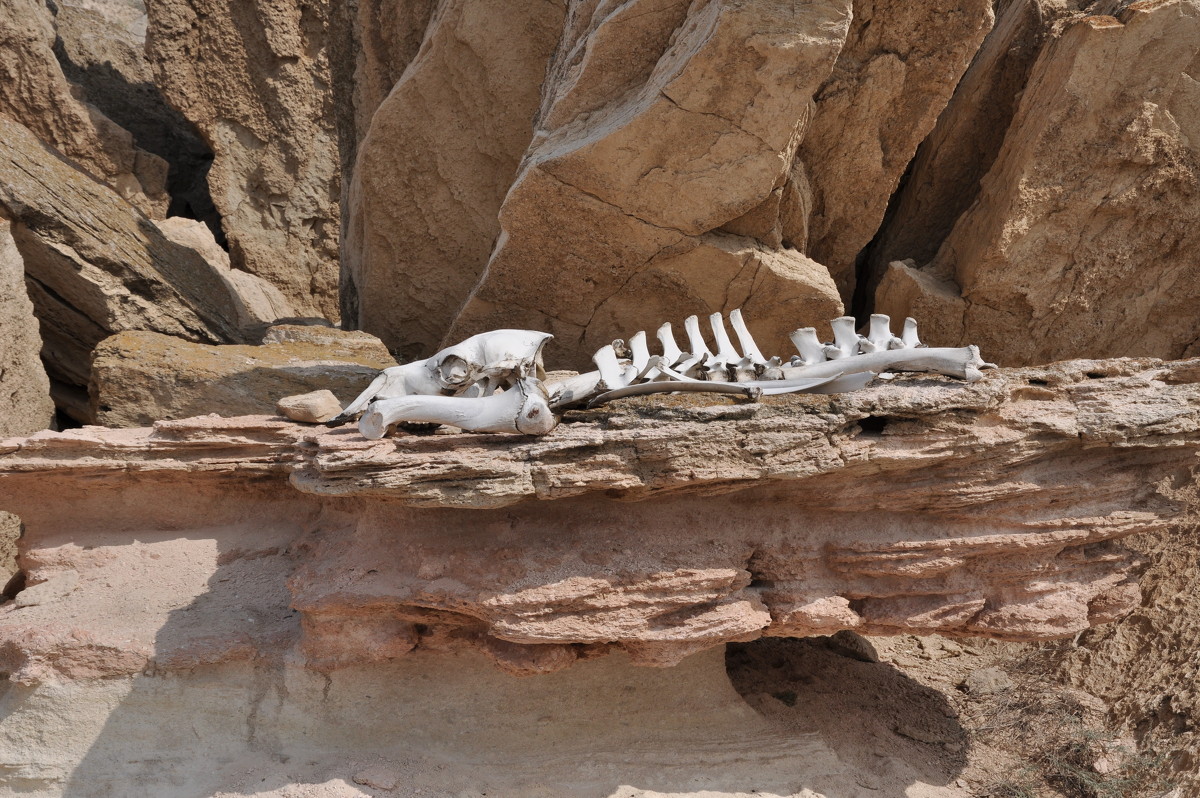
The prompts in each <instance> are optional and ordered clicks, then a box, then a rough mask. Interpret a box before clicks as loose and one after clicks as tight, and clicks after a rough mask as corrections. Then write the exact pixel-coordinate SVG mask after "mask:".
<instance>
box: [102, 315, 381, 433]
mask: <svg viewBox="0 0 1200 798" xmlns="http://www.w3.org/2000/svg"><path fill="white" fill-rule="evenodd" d="M308 329H310V328H307V327H299V328H298V330H299V332H297V333H296V337H295V338H293V339H291V340H289V335H290V331H289V329H288V328H287V327H286V326H285V327H283V328H279V327H276V328H273V330H272V331H271V332H272V333H274V338H273V339H272V340H269V341H268V342H267V343H264V344H263V345H261V346H238V345H233V346H208V345H204V344H195V343H190V342H188V341H182V340H180V339H178V338H175V337H173V336H169V335H161V334H159V333H152V332H124V333H119V334H117V335H114V336H112V337H111V338H108V339H106V340H105V341H103V342H102V343H101V344H100V345H99V346H97V347H96V353H95V358H94V360H93V362H92V382H91V386H90V394H91V401H92V407H93V410H94V413H95V418H96V420H97V422H98V423H100V424H103V425H105V426H109V427H145V426H149V425H151V424H153V423H154V422H156V421H161V420H163V419H174V418H186V417H188V416H196V415H203V414H207V413H216V414H218V415H221V416H239V415H246V414H252V413H267V414H271V413H274V412H275V409H276V403H277V402H279V401H280V400H281V399H283V398H284V397H292V396H294V395H296V394H301V393H308V392H310V391H314V390H318V389H328V390H331V391H333V392H334V394H335V395H336V396H338V397H341V399H342V400H343V401H345V402H348V401H350V400H351V399H353V398H354V397H356V396H357V395H358V394H359V393H361V392H362V390H363V389H364V388H366V387H367V385H368V384H369V383H370V382H371V380H372V379H374V378H375V375H376V374H378V373H379V371H380V370H381V369H384V368H387V367H389V366H394V365H396V362H395V361H394V360H392V358H391V356H390V355H389V354H388V351H387V349H386V348H385V347H384V346H383V344H382V343H380V342H379V341H378V339H375V338H372V337H371V336H368V335H367V334H366V333H361V332H349V333H344V332H341V331H340V330H333V329H329V328H320V329H321V332H320V334H319V337H318V336H317V335H316V334H310V333H307V332H306V331H307V330H308ZM306 336H307V340H305V337H306ZM343 342H344V343H343ZM335 404H336V401H335ZM340 410H341V407H340V406H338V407H337V408H336V409H335V410H334V411H333V414H336V413H337V412H338V411H340ZM306 420H307V419H306ZM313 420H316V419H313ZM322 420H324V419H322Z"/></svg>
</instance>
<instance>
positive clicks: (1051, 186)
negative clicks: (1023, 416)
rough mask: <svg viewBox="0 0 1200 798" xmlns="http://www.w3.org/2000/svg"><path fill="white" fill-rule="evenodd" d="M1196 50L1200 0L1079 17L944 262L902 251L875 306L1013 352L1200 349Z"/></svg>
mask: <svg viewBox="0 0 1200 798" xmlns="http://www.w3.org/2000/svg"><path fill="white" fill-rule="evenodd" d="M1197 57H1200V5H1198V4H1197V3H1195V2H1193V0H1170V1H1168V2H1154V3H1150V2H1146V3H1133V4H1131V5H1128V6H1126V7H1124V8H1122V9H1121V10H1119V11H1117V12H1116V16H1107V15H1100V14H1096V15H1092V16H1086V17H1082V18H1079V19H1074V20H1072V21H1070V22H1069V23H1068V24H1066V25H1065V27H1064V29H1063V30H1062V32H1061V34H1060V35H1058V36H1057V37H1055V38H1053V40H1052V41H1050V42H1049V43H1048V44H1047V45H1046V46H1045V47H1044V48H1043V50H1042V51H1041V53H1040V55H1039V56H1038V58H1037V60H1036V62H1035V63H1034V65H1033V67H1032V68H1031V70H1030V73H1029V78H1028V81H1027V83H1026V85H1025V88H1024V92H1023V93H1022V94H1021V97H1020V102H1019V105H1018V107H1017V110H1016V113H1015V115H1014V116H1013V119H1012V122H1011V124H1010V126H1009V127H1008V130H1007V132H1006V134H1005V136H1004V141H1003V145H1002V146H1001V147H1000V150H999V152H998V154H997V155H996V157H995V161H994V162H993V163H992V164H991V168H990V169H989V170H988V172H987V174H986V176H984V177H983V178H982V180H981V182H980V184H979V194H978V197H977V198H976V199H975V201H974V203H973V204H972V205H971V206H970V207H969V209H968V210H967V211H966V212H965V213H964V214H963V215H962V216H961V217H960V218H958V220H957V221H956V222H955V223H954V226H953V229H952V230H951V232H950V233H949V236H948V237H947V238H946V240H945V241H944V242H943V243H942V245H941V247H940V249H939V250H938V252H937V255H936V257H934V258H933V260H932V262H930V263H921V262H915V263H910V264H907V265H901V264H898V263H893V264H891V266H890V267H889V271H888V272H887V274H886V275H884V277H883V281H882V283H881V285H880V287H879V289H878V292H877V295H876V308H877V310H879V311H880V312H884V313H890V314H892V315H899V316H903V315H905V314H913V315H916V316H919V317H920V318H921V319H922V324H923V330H926V331H927V332H928V334H929V335H930V336H931V337H935V338H936V339H937V340H939V341H941V342H944V343H946V344H954V343H964V342H968V341H969V342H971V343H975V344H978V345H980V346H981V347H983V348H984V351H986V352H988V355H989V357H991V358H993V359H995V360H996V361H997V362H1000V363H1003V364H1028V363H1039V362H1045V361H1047V360H1052V359H1055V358H1061V357H1067V356H1099V355H1109V356H1111V355H1126V354H1145V355H1156V356H1160V357H1185V356H1191V355H1194V354H1196V353H1197V351H1200V350H1198V349H1197V346H1198V344H1197V341H1198V340H1200V318H1198V317H1197V314H1196V313H1195V307H1196V302H1197V299H1198V295H1197V286H1200V262H1198V261H1197V260H1196V258H1195V257H1194V256H1193V255H1192V254H1191V253H1192V252H1193V250H1194V249H1195V247H1196V235H1197V233H1196V231H1197V229H1200V228H1198V225H1197V221H1198V217H1197V214H1198V213H1200V210H1198V209H1200V204H1198V203H1197V202H1196V196H1197V187H1198V186H1200V166H1198V164H1200V151H1198V150H1197V142H1200V116H1198V115H1197V113H1196V108H1197V107H1200V89H1198V88H1197V82H1196V80H1195V78H1194V77H1193V74H1194V72H1195V64H1196V59H1197ZM1114 64H1122V65H1127V66H1128V68H1123V69H1117V70H1115V71H1114V69H1113V65H1114ZM963 133H964V134H965V135H967V136H970V135H973V133H972V129H971V126H967V127H965V128H964V131H963ZM891 252H892V253H893V255H894V256H895V257H905V258H907V257H909V256H908V255H907V254H905V251H904V250H902V249H896V248H894V247H893V248H892V250H891ZM926 319H928V320H929V321H930V322H931V324H928V325H926V324H925V320H926Z"/></svg>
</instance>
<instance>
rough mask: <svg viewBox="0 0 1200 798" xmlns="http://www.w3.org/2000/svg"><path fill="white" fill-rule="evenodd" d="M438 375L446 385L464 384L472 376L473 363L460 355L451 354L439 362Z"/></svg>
mask: <svg viewBox="0 0 1200 798" xmlns="http://www.w3.org/2000/svg"><path fill="white" fill-rule="evenodd" d="M437 370H438V377H439V378H441V381H442V382H443V383H444V384H446V385H462V384H463V383H464V382H466V381H467V380H468V379H469V378H470V376H471V364H470V363H468V362H467V361H466V360H464V359H463V358H461V357H459V356H458V355H449V356H447V357H446V359H445V360H443V361H442V362H441V363H439V364H438V369H437Z"/></svg>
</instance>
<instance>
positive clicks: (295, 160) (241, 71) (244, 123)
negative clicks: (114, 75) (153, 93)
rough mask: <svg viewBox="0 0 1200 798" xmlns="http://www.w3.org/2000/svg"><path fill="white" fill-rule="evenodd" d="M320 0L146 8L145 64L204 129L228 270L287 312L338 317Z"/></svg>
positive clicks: (192, 2) (221, 0)
mask: <svg viewBox="0 0 1200 798" xmlns="http://www.w3.org/2000/svg"><path fill="white" fill-rule="evenodd" d="M339 8H340V6H338V5H336V4H333V3H329V2H317V3H301V2H290V1H289V2H284V3H273V2H267V0H261V2H260V0H177V1H174V2H161V3H151V4H149V6H148V8H147V10H148V11H149V22H148V29H147V35H146V50H147V57H148V59H149V61H150V62H151V64H152V66H153V69H154V74H155V77H156V79H157V83H158V85H159V87H160V88H161V89H162V92H163V94H164V95H165V96H166V97H167V99H168V100H169V101H170V103H171V104H172V105H173V106H174V107H175V108H177V109H178V110H179V111H180V112H181V113H182V114H183V115H184V116H185V117H187V119H188V120H190V121H191V122H193V123H194V124H195V125H196V126H197V127H198V128H199V129H200V131H201V132H202V133H203V135H204V139H205V141H206V142H207V144H208V145H209V146H210V147H211V148H212V151H213V153H214V156H215V157H214V160H213V163H212V167H211V169H210V170H209V172H208V184H209V187H210V189H211V192H212V200H213V203H214V204H215V205H216V208H217V210H218V211H219V213H220V215H221V219H222V225H223V229H224V232H225V235H226V237H227V238H228V241H229V247H230V252H231V255H232V260H233V265H234V266H235V267H236V268H238V269H242V270H245V271H248V272H250V273H251V274H254V275H256V276H258V277H262V278H263V279H265V280H267V281H268V282H270V283H272V284H273V285H275V286H276V287H277V288H278V289H279V290H280V291H282V292H283V294H284V296H285V297H287V299H288V301H290V302H291V303H292V304H293V305H294V306H295V308H296V309H297V311H299V312H301V313H305V314H313V315H317V316H323V317H325V318H328V319H333V320H336V319H337V317H338V300H337V285H338V266H337V246H338V228H339V225H340V221H339V219H340V209H339V198H340V196H341V161H340V158H341V156H340V150H339V137H338V133H337V126H338V123H339V119H340V115H341V114H342V113H344V109H343V108H342V107H341V106H340V104H339V103H337V102H336V101H335V98H334V93H333V91H332V84H333V82H334V80H335V76H334V73H333V67H332V66H331V63H330V60H331V58H332V55H331V49H332V44H331V40H332V39H333V35H332V34H331V32H330V29H331V26H332V25H333V22H332V21H331V18H332V17H333V16H334V15H336V14H337V13H339V11H338V9H339Z"/></svg>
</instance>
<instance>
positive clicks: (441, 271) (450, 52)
mask: <svg viewBox="0 0 1200 798" xmlns="http://www.w3.org/2000/svg"><path fill="white" fill-rule="evenodd" d="M563 14H564V9H563V3H561V2H558V1H557V0H556V1H555V2H552V3H549V4H546V3H530V4H517V5H514V4H512V3H509V2H503V0H484V1H482V2H481V0H456V2H453V3H449V4H444V5H443V7H442V8H441V9H439V12H438V16H437V19H436V21H435V22H434V23H433V24H432V26H431V27H430V28H429V30H428V32H426V34H425V35H426V40H425V44H424V46H423V47H422V48H421V51H420V54H419V55H418V56H417V58H416V59H415V60H414V61H413V62H412V63H411V64H409V65H408V69H407V70H405V72H404V75H403V78H402V79H400V80H399V82H398V83H397V84H396V85H395V87H394V89H392V90H391V92H390V93H389V94H388V95H387V98H386V99H384V100H383V101H382V103H381V104H380V105H379V108H378V110H377V111H376V112H375V115H374V117H373V118H372V120H371V122H370V127H369V129H368V130H367V132H366V136H365V138H364V139H363V141H362V142H361V143H360V144H359V146H358V159H357V163H356V165H355V170H354V177H353V182H352V185H351V187H350V192H349V203H348V208H347V213H348V214H349V221H348V230H347V241H346V247H345V251H346V261H345V272H346V276H347V279H348V280H349V281H350V284H349V285H348V286H347V289H346V291H347V293H348V294H349V296H348V297H346V299H345V304H347V305H350V304H356V305H357V315H356V317H355V318H353V319H351V318H348V319H347V321H348V322H350V323H352V324H353V325H354V326H359V327H362V328H363V329H365V330H368V331H370V332H373V333H375V334H376V335H379V336H380V337H381V338H382V339H383V340H384V342H385V343H387V344H388V346H390V347H392V348H393V349H397V350H398V351H400V352H401V353H402V354H403V355H404V356H405V357H419V356H426V357H427V356H428V355H430V354H432V353H433V352H434V351H436V350H437V345H438V343H439V341H440V340H441V338H442V336H443V335H444V334H445V332H446V327H447V325H448V322H449V320H450V319H451V318H453V315H454V313H455V312H456V311H457V310H458V308H459V306H460V305H462V303H463V300H465V299H466V298H467V295H468V294H469V293H470V292H471V289H472V288H473V287H474V286H475V283H476V282H477V281H478V280H479V275H480V274H481V273H482V272H483V269H484V266H485V265H487V261H488V255H489V253H490V252H491V250H492V245H493V244H494V243H495V240H496V236H497V234H499V232H500V222H499V220H498V219H497V214H498V212H499V210H500V203H501V202H502V201H503V200H504V196H505V194H507V193H508V189H509V185H510V184H511V183H512V180H513V176H514V174H515V173H516V171H517V163H518V162H519V161H520V159H521V154H522V153H523V152H524V151H525V149H526V148H527V147H528V146H529V141H530V138H531V136H532V135H533V125H532V120H533V116H534V114H535V113H536V111H537V108H538V100H539V99H540V93H539V88H540V86H541V81H542V78H543V76H544V75H545V73H546V61H547V59H548V58H549V57H550V55H551V53H552V52H553V50H554V45H555V43H556V42H557V41H558V37H559V35H560V34H561V33H562V19H563ZM364 90H366V89H364ZM398 142H403V145H402V146H397V143H398Z"/></svg>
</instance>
